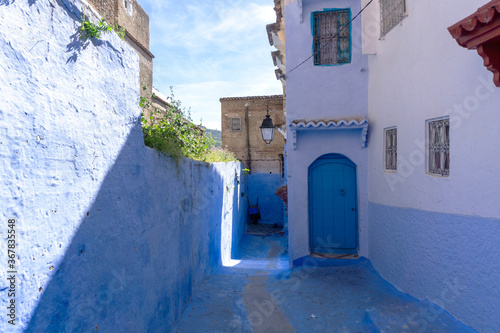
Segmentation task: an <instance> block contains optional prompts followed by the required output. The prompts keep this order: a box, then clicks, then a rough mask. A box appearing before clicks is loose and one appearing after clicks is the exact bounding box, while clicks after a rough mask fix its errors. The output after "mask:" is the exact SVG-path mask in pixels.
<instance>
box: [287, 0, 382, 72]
mask: <svg viewBox="0 0 500 333" xmlns="http://www.w3.org/2000/svg"><path fill="white" fill-rule="evenodd" d="M372 2H373V0H370V2H368V3H367V4H366V5H365V6H364V7H363V9H361V10H360V11H359V13H357V14H356V16H354V17H353V18H352V19H351V20H350V21H349V23H347V24H346V25H345V26H344V27H343V28H342V29H340V31H339V32H337V34H336V35H335V36H333V37H332V40H334V39H335V38H337V37H338V36H339V35H340V34H341V33H342V31H344V30H345V29H346V28H348V27H350V26H351V24H352V22H353V21H354V20H355V19H356V18H357V17H358V16H359V15H361V13H362V12H363V11H364V10H365V9H366V7H368V6H369V5H370V4H371V3H372ZM330 43H331V41H329V42H327V43H325V44H323V46H321V47H320V48H319V49H318V50H317V51H316V52H314V53H313V54H311V56H310V57H309V58H307V59H306V60H304V61H302V62H301V63H300V64H298V65H297V66H295V67H294V68H292V69H291V70H289V71H288V72H287V73H286V74H285V78H286V76H287V75H289V74H290V73H291V72H293V71H294V70H296V69H297V68H299V67H300V66H302V65H303V64H305V63H306V62H308V61H309V59H311V58H312V57H314V56H315V55H316V54H318V52H319V51H321V49H322V48H324V47H325V46H327V45H328V44H330Z"/></svg>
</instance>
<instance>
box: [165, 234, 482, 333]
mask: <svg viewBox="0 0 500 333" xmlns="http://www.w3.org/2000/svg"><path fill="white" fill-rule="evenodd" d="M288 265H289V262H288V255H287V243H286V236H284V235H282V234H275V235H269V236H257V235H249V234H246V235H245V237H244V238H243V241H242V244H241V247H240V258H239V259H238V260H234V266H232V267H221V268H220V269H219V270H218V271H217V272H216V274H214V275H213V276H211V277H210V278H209V279H208V280H207V281H205V283H203V284H202V285H201V287H200V288H199V289H198V290H197V291H195V293H194V295H193V297H192V299H191V302H190V303H189V304H188V306H187V308H186V310H185V311H184V313H183V315H182V316H181V319H180V320H179V322H178V323H177V326H176V328H174V330H173V331H174V332H178V333H183V332H186V333H188V332H266V333H269V332H276V333H278V332H475V331H474V330H472V329H470V328H468V327H466V326H464V325H463V324H462V323H460V322H458V321H457V320H455V319H454V318H453V317H452V316H450V315H449V314H448V313H447V312H445V311H443V310H442V309H440V308H438V307H436V306H435V305H434V304H432V303H430V302H428V301H419V300H417V299H415V298H413V297H411V296H409V295H407V294H404V293H401V292H399V291H398V290H397V289H395V288H394V287H393V286H392V285H391V284H389V283H388V282H387V281H386V280H384V279H383V278H382V277H381V276H380V275H379V274H378V273H377V272H376V271H375V270H374V269H373V267H372V265H371V263H370V261H369V260H368V259H366V258H359V259H352V260H342V259H323V258H313V257H306V258H304V259H302V260H300V261H299V262H298V263H296V265H295V266H298V267H295V268H294V269H293V270H292V271H289V269H288Z"/></svg>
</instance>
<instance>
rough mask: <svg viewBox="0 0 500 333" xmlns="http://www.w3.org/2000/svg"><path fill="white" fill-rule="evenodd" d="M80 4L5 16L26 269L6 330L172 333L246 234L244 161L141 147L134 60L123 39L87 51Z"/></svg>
mask: <svg viewBox="0 0 500 333" xmlns="http://www.w3.org/2000/svg"><path fill="white" fill-rule="evenodd" d="M84 7H85V3H83V2H81V1H79V0H63V1H58V2H54V1H49V0H38V1H30V2H24V1H10V2H4V3H3V5H1V6H0V76H1V77H2V78H3V80H2V81H1V82H0V99H1V100H2V104H1V105H2V106H1V109H0V121H1V126H0V170H2V177H1V178H0V219H1V221H3V222H2V224H1V225H2V226H1V227H0V233H1V236H2V237H1V238H2V239H1V242H2V247H1V248H2V249H5V247H4V245H3V244H7V242H6V231H7V226H6V221H7V219H9V218H15V219H16V220H17V223H16V235H17V247H16V255H17V258H16V259H17V260H16V265H17V269H18V272H19V274H18V275H17V293H16V298H15V301H16V304H17V309H16V315H17V319H16V326H15V327H13V326H11V325H9V324H8V323H7V317H6V316H5V315H2V318H1V319H0V331H2V332H12V331H14V332H21V331H28V332H73V331H87V332H88V331H95V330H97V331H103V332H168V331H169V330H170V329H171V327H172V325H173V323H174V322H175V321H176V320H177V318H179V316H180V314H181V312H182V311H183V309H184V307H185V306H186V304H187V302H188V301H189V299H190V297H191V295H192V293H193V291H194V290H195V289H196V287H197V286H198V285H200V283H202V282H203V280H204V279H205V278H207V277H208V276H209V275H210V274H212V273H213V272H214V271H215V270H216V269H217V268H218V267H219V266H220V265H221V263H223V262H225V261H227V260H228V258H229V259H230V258H231V252H234V248H235V245H237V244H238V241H239V239H240V238H241V237H242V235H243V233H244V231H245V225H244V221H245V217H246V211H247V210H246V198H242V196H241V185H240V181H239V180H240V179H239V178H240V172H241V164H240V163H227V164H226V163H216V164H212V165H208V164H205V163H201V162H194V161H190V160H181V161H178V162H175V161H171V160H169V159H168V158H166V157H164V156H160V155H158V153H157V152H156V151H154V150H152V149H149V148H147V147H145V146H144V143H143V138H142V131H141V125H140V121H139V119H140V113H141V110H140V109H139V107H138V102H139V60H138V58H137V55H136V54H135V52H134V51H133V50H132V49H131V48H130V47H129V46H128V45H127V44H126V43H125V42H123V41H122V40H120V39H119V38H118V37H117V36H116V35H115V34H114V33H109V34H104V35H103V37H102V39H101V40H98V41H97V40H93V41H88V42H83V41H81V40H80V39H79V34H78V27H79V24H80V17H81V13H82V11H83V9H84ZM85 13H86V15H87V17H90V18H91V19H93V20H97V17H95V15H94V14H93V13H92V10H91V9H90V7H87V8H86V9H85ZM240 222H242V223H243V224H242V223H240ZM0 260H1V261H2V262H3V263H6V262H7V251H1V254H0ZM2 267H4V268H5V266H2ZM7 283H8V281H7V277H6V270H5V269H2V270H1V271H0V307H1V308H3V309H6V308H7V302H8V301H9V299H10V298H9V297H7V292H8V288H6V287H7Z"/></svg>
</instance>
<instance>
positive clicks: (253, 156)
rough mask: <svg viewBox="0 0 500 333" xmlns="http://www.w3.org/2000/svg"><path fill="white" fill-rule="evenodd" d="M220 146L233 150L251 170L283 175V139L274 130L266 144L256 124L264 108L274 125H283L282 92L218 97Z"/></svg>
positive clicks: (261, 118)
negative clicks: (272, 138) (219, 104)
mask: <svg viewBox="0 0 500 333" xmlns="http://www.w3.org/2000/svg"><path fill="white" fill-rule="evenodd" d="M220 102H221V111H222V113H221V123H222V147H223V148H226V149H227V150H229V151H231V152H233V153H234V154H235V155H236V157H237V158H238V159H239V160H240V161H242V162H243V164H244V165H245V168H247V169H250V171H251V173H252V174H257V173H267V174H279V175H281V176H282V177H283V175H284V168H285V167H284V146H285V139H284V137H283V135H282V134H280V133H279V131H278V130H276V131H275V134H274V140H273V141H272V142H271V144H270V145H269V146H267V145H266V143H265V142H264V141H263V140H262V135H261V131H260V126H261V125H262V120H263V119H264V118H265V117H266V114H267V110H269V115H270V116H271V119H272V120H273V123H274V125H275V126H276V127H284V125H285V123H286V119H285V116H284V112H283V96H282V95H274V96H254V97H228V98H221V99H220Z"/></svg>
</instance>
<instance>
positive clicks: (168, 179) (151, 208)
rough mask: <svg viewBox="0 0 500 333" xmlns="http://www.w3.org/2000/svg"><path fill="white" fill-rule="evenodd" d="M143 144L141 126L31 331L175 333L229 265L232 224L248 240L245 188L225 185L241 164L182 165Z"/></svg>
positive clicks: (48, 292)
mask: <svg viewBox="0 0 500 333" xmlns="http://www.w3.org/2000/svg"><path fill="white" fill-rule="evenodd" d="M142 142H143V141H142V131H141V126H140V124H137V125H136V126H135V127H134V128H133V129H132V131H131V133H130V136H129V137H128V139H127V141H126V143H125V145H124V146H123V148H122V150H121V151H120V154H119V156H118V157H117V159H116V161H115V163H114V165H113V167H112V168H111V169H110V170H109V172H108V173H107V175H106V177H105V179H104V181H103V182H102V185H101V187H100V190H99V193H98V194H97V195H96V199H95V201H94V202H93V204H92V206H91V207H90V208H89V209H88V212H87V213H86V214H84V216H83V217H82V218H81V222H80V225H79V227H77V230H76V231H75V234H74V236H73V239H72V242H71V244H70V245H69V246H68V249H67V251H66V253H65V255H64V258H63V259H62V260H61V263H60V264H59V265H58V266H57V267H55V269H54V271H55V272H54V273H53V277H52V280H51V281H50V283H49V284H48V286H47V288H46V290H43V295H42V297H41V300H40V302H39V304H38V306H37V308H36V310H35V311H34V313H33V315H32V317H31V321H30V322H29V325H28V328H27V332H47V331H50V332H73V331H86V332H88V331H91V330H92V331H94V330H96V331H97V330H99V331H103V332H168V331H170V329H171V327H172V325H173V324H174V323H175V321H176V320H177V319H178V318H179V316H180V315H181V313H182V311H183V309H184V307H185V306H186V304H187V302H188V301H189V299H190V297H191V295H192V293H193V290H194V289H195V288H196V287H197V286H198V285H199V284H200V283H201V282H202V281H203V280H204V279H205V278H207V277H208V276H209V275H211V274H212V273H213V272H214V271H215V270H216V269H217V268H218V267H219V265H220V263H221V253H220V252H221V222H222V223H224V222H223V221H222V220H223V219H224V217H226V216H229V217H231V219H230V221H229V223H231V222H232V224H233V225H235V226H234V227H233V230H232V233H233V234H234V233H235V232H236V233H238V232H242V231H241V230H242V229H243V232H244V225H243V227H242V226H239V225H238V219H236V218H234V217H235V216H239V215H241V214H240V213H238V212H237V211H235V212H234V213H233V212H232V208H233V205H234V204H236V206H235V207H234V208H235V209H236V210H238V206H237V205H238V204H239V203H240V200H239V198H240V195H239V194H240V192H239V188H237V189H235V191H234V193H229V192H228V191H227V190H226V186H228V183H225V179H226V180H228V179H229V180H230V183H229V186H232V185H233V183H234V179H235V176H236V175H237V174H239V172H240V170H241V166H240V164H237V163H217V164H212V165H208V164H205V163H201V162H195V161H191V160H181V161H179V162H178V163H177V164H176V163H175V162H174V161H170V160H168V159H167V158H165V157H163V156H159V155H158V153H156V152H155V151H153V150H152V149H149V148H145V147H144V145H143V143H142ZM241 202H243V200H241ZM240 211H243V214H245V213H246V208H245V207H243V209H240ZM243 216H244V215H243ZM243 223H244V221H243ZM39 228H41V229H44V228H48V226H43V225H41V226H40V227H39ZM42 232H43V230H42ZM236 237H240V236H236ZM231 241H232V242H233V243H234V242H235V241H239V239H237V240H234V239H232V240H231Z"/></svg>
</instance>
